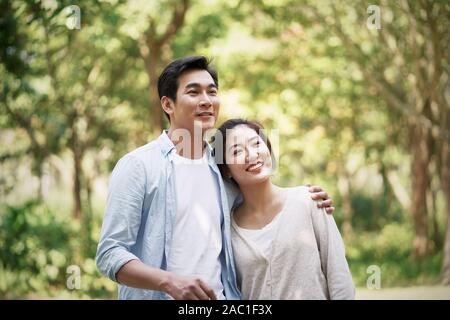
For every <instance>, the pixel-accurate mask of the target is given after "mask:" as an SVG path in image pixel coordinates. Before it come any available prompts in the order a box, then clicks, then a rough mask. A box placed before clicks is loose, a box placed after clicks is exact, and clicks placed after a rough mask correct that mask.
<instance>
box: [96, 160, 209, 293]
mask: <svg viewBox="0 0 450 320" xmlns="http://www.w3.org/2000/svg"><path fill="white" fill-rule="evenodd" d="M145 193H146V172H145V168H144V165H143V164H142V163H141V161H140V160H139V159H136V158H134V157H132V156H125V157H124V158H122V159H121V160H120V161H119V162H118V163H117V165H116V167H115V168H114V170H113V173H112V174H111V181H110V184H109V191H108V201H107V204H106V210H105V217H104V220H103V226H102V234H101V237H100V241H99V244H98V248H97V255H96V263H97V267H98V269H99V270H100V272H101V273H102V274H104V275H106V276H108V277H109V278H110V279H111V280H113V281H116V282H120V283H121V284H124V285H126V286H129V287H134V288H141V289H148V290H158V291H163V292H166V293H168V294H169V295H171V296H172V297H173V298H174V299H210V298H211V299H214V298H215V296H214V293H213V291H212V290H211V289H210V288H209V287H207V286H206V285H205V284H204V283H203V282H202V281H201V280H199V279H195V278H193V279H191V278H186V277H181V276H178V275H175V274H173V273H169V272H167V271H164V270H161V269H158V268H152V267H149V266H147V265H145V264H144V263H143V262H141V261H140V260H139V258H138V257H137V256H136V255H134V254H133V253H131V251H130V248H131V247H132V246H133V245H134V244H135V243H136V238H137V234H138V232H139V229H140V227H141V220H142V207H143V203H144V197H145Z"/></svg>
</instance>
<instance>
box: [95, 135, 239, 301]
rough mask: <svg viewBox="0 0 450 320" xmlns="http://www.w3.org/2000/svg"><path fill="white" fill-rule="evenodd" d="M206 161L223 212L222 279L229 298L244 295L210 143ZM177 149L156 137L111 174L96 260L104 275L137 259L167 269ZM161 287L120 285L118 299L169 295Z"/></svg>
mask: <svg viewBox="0 0 450 320" xmlns="http://www.w3.org/2000/svg"><path fill="white" fill-rule="evenodd" d="M206 149H207V150H206V153H207V156H208V164H209V166H210V168H211V170H212V172H213V176H214V177H215V182H216V183H217V185H218V189H219V193H220V204H221V211H222V215H223V223H222V225H221V229H222V252H221V254H220V262H221V270H222V274H221V279H222V284H223V288H224V294H225V296H226V298H227V299H240V298H241V295H240V292H239V290H238V289H237V285H236V270H235V265H234V260H233V253H232V246H231V232H230V208H229V205H228V204H229V201H233V199H234V196H235V195H234V194H233V190H231V189H230V190H226V188H225V185H224V182H223V180H222V177H221V175H220V171H219V169H218V167H217V165H216V163H215V162H214V158H213V157H212V156H211V147H210V146H209V145H207V146H206ZM174 153H176V148H175V146H174V144H173V143H172V141H171V140H170V139H169V137H168V136H167V134H166V133H165V132H163V133H162V134H161V135H160V136H159V138H158V139H156V140H154V141H152V142H150V143H148V144H146V145H144V146H142V147H140V148H138V149H136V150H134V151H132V152H130V153H128V154H126V155H125V156H124V157H122V158H121V159H120V160H119V162H118V163H117V164H116V166H115V168H114V170H113V172H112V174H111V178H110V184H109V192H108V199H107V204H106V210H105V216H104V220H103V226H102V232H101V237H100V241H99V244H98V248H97V255H96V263H97V267H98V269H99V270H100V272H101V273H102V274H104V275H105V276H107V277H109V278H110V279H111V280H113V281H116V282H117V280H116V273H117V272H118V271H119V269H120V268H121V267H122V266H123V265H124V264H125V263H127V262H129V261H130V260H133V259H138V260H140V261H142V262H143V263H145V264H146V265H148V266H151V267H155V268H159V269H163V270H166V269H167V261H166V258H167V257H168V256H169V252H170V247H171V239H172V228H173V224H174V218H175V214H176V211H177V210H176V204H177V200H176V191H175V180H174V169H173V162H172V161H173V154H174ZM169 298H170V297H169V295H167V294H166V293H164V292H160V291H153V290H146V289H137V288H132V287H128V286H125V285H121V284H119V299H169Z"/></svg>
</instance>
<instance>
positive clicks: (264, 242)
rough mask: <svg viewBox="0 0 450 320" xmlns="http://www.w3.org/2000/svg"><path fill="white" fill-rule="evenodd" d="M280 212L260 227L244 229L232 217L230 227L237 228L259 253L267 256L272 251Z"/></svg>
mask: <svg viewBox="0 0 450 320" xmlns="http://www.w3.org/2000/svg"><path fill="white" fill-rule="evenodd" d="M281 213H282V212H279V213H278V214H277V215H276V216H275V217H274V218H273V219H272V221H270V222H269V223H268V224H266V225H265V226H264V227H262V228H261V229H246V228H241V227H239V226H238V225H237V223H236V221H235V220H234V218H233V219H232V227H233V228H235V229H237V230H239V232H240V233H241V235H242V236H243V237H245V239H247V241H251V242H252V243H253V245H254V246H255V247H256V248H257V249H258V250H259V251H260V253H261V254H262V255H263V256H264V257H266V258H268V257H269V256H270V252H271V251H272V247H273V246H272V242H273V239H275V232H276V230H277V226H278V224H279V222H278V221H279V220H280V219H279V217H280V215H281Z"/></svg>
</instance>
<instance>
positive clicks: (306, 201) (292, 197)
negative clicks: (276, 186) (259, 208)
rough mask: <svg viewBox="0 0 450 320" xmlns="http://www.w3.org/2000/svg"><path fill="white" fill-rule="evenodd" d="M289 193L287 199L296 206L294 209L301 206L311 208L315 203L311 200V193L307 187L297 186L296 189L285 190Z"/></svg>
mask: <svg viewBox="0 0 450 320" xmlns="http://www.w3.org/2000/svg"><path fill="white" fill-rule="evenodd" d="M285 189H286V190H287V192H288V195H287V198H288V201H289V202H290V203H291V205H292V204H294V206H293V207H294V208H295V207H297V209H298V208H299V206H303V207H307V208H309V207H311V204H312V203H313V202H314V200H313V199H312V198H311V193H310V192H309V187H307V186H295V187H288V188H285Z"/></svg>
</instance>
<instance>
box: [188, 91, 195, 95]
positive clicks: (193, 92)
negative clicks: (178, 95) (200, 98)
mask: <svg viewBox="0 0 450 320" xmlns="http://www.w3.org/2000/svg"><path fill="white" fill-rule="evenodd" d="M188 94H197V91H188Z"/></svg>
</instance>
